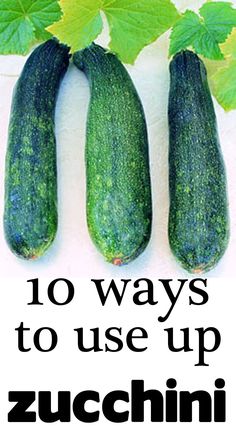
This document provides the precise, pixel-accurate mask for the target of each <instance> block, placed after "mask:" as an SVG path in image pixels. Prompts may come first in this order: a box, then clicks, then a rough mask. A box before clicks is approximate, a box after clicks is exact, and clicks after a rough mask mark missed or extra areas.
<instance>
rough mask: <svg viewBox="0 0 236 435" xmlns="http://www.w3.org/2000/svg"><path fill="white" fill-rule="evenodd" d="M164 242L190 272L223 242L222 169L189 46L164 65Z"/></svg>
mask: <svg viewBox="0 0 236 435" xmlns="http://www.w3.org/2000/svg"><path fill="white" fill-rule="evenodd" d="M169 186H170V210H169V242H170V247H171V249H172V251H173V253H174V255H175V256H176V258H177V259H178V260H179V261H180V263H181V264H182V266H183V267H184V268H185V269H187V270H188V271H189V272H192V273H201V272H203V271H208V270H210V269H211V268H213V267H214V266H215V264H216V263H217V262H218V261H219V259H220V258H221V257H222V255H223V254H224V252H225V249H226V247H227V243H228V238H229V221H228V206H227V192H226V174H225V167H224V162H223V158H222V154H221V150H220V144H219V139H218V133H217V124H216V116H215V112H214V107H213V102H212V98H211V94H210V91H209V87H208V83H207V75H206V69H205V66H204V64H203V62H202V61H201V60H200V59H199V58H198V56H197V55H196V54H194V53H193V52H191V51H183V52H180V53H179V54H177V55H176V56H175V57H174V58H173V60H172V61H171V64H170V94H169Z"/></svg>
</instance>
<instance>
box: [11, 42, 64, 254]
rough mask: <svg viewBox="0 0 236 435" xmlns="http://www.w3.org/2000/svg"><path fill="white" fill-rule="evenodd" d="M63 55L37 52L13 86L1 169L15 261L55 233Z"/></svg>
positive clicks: (44, 48) (59, 49)
mask: <svg viewBox="0 0 236 435" xmlns="http://www.w3.org/2000/svg"><path fill="white" fill-rule="evenodd" d="M68 64H69V55H68V49H67V48H66V47H65V46H62V45H60V44H59V43H58V42H57V41H55V40H49V41H47V42H45V43H44V44H41V45H40V46H39V47H37V48H36V49H35V50H34V51H33V53H32V54H31V55H30V57H29V58H28V60H27V62H26V64H25V66H24V69H23V71H22V73H21V75H20V77H19V79H18V81H17V84H16V87H15V90H14V94H13V101H12V109H11V117H10V124H9V135H8V146H7V154H6V166H5V210H4V229H5V237H6V240H7V242H8V244H9V247H10V248H11V250H12V251H13V252H14V253H15V254H16V255H17V256H20V257H23V258H26V259H34V258H37V257H39V256H41V255H42V254H43V253H44V252H45V251H46V249H47V248H48V247H49V246H50V245H51V243H52V241H53V239H54V237H55V234H56V230H57V167H56V141H55V134H54V112H55V104H56V96H57V92H58V88H59V84H60V81H61V79H62V77H63V75H64V73H65V71H66V69H67V67H68Z"/></svg>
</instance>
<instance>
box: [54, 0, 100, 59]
mask: <svg viewBox="0 0 236 435" xmlns="http://www.w3.org/2000/svg"><path fill="white" fill-rule="evenodd" d="M59 3H60V6H61V9H62V10H63V12H64V14H63V16H62V18H61V20H60V21H58V22H57V23H54V24H52V25H51V26H49V27H48V28H47V30H48V31H49V32H51V33H52V34H53V35H54V36H56V37H57V38H58V39H59V40H60V41H61V42H63V43H65V44H67V45H68V46H69V47H71V51H72V53H73V52H75V51H76V50H80V49H82V48H85V47H86V46H88V45H90V44H91V42H93V40H94V39H96V37H97V36H98V35H99V33H101V31H102V19H101V16H100V10H101V7H102V0H60V2H59Z"/></svg>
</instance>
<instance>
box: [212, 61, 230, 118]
mask: <svg viewBox="0 0 236 435" xmlns="http://www.w3.org/2000/svg"><path fill="white" fill-rule="evenodd" d="M235 78H236V60H235V59H233V60H230V61H229V62H228V64H227V66H226V67H224V68H220V69H218V71H217V72H216V73H215V74H214V75H213V76H212V78H211V82H212V90H213V94H214V96H215V97H216V99H217V101H218V102H219V103H220V105H221V106H222V107H223V108H224V109H225V110H226V111H229V110H233V109H236V79H235Z"/></svg>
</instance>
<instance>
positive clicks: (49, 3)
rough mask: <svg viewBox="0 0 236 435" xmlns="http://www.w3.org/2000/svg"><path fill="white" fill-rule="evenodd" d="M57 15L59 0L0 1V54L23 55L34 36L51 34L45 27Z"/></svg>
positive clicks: (38, 37)
mask: <svg viewBox="0 0 236 435" xmlns="http://www.w3.org/2000/svg"><path fill="white" fill-rule="evenodd" d="M60 16H61V10H60V7H59V5H58V0H1V2H0V54H26V53H27V52H28V51H29V49H30V46H31V44H32V43H33V42H35V41H36V40H37V39H39V40H46V39H48V38H49V37H51V35H50V34H49V33H48V32H47V31H46V30H45V27H46V26H48V25H49V24H51V23H52V22H54V21H56V20H58V19H59V18H60Z"/></svg>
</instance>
